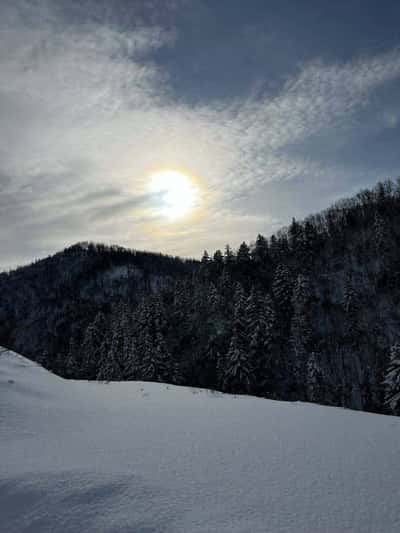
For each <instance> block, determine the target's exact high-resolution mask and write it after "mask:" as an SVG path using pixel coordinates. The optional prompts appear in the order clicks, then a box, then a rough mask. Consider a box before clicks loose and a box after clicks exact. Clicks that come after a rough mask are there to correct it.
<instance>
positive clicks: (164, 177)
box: [150, 170, 199, 220]
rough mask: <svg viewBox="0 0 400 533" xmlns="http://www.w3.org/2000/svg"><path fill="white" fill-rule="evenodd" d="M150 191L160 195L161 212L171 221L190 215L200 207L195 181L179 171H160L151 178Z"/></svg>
mask: <svg viewBox="0 0 400 533" xmlns="http://www.w3.org/2000/svg"><path fill="white" fill-rule="evenodd" d="M150 190H151V192H152V193H156V194H159V195H160V207H159V212H160V213H161V214H162V215H163V216H164V217H166V218H169V219H171V220H175V219H179V218H182V217H184V216H186V215H189V214H190V213H191V212H192V211H193V210H194V209H195V208H196V207H197V205H198V202H199V189H198V187H197V186H196V185H195V183H194V180H193V179H192V178H190V177H189V176H188V175H187V174H184V173H183V172H179V171H177V170H160V171H159V172H155V173H154V174H152V175H151V176H150Z"/></svg>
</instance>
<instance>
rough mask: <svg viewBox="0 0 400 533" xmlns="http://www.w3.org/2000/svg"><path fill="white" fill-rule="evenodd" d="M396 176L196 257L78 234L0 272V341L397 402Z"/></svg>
mask: <svg viewBox="0 0 400 533" xmlns="http://www.w3.org/2000/svg"><path fill="white" fill-rule="evenodd" d="M399 245H400V181H398V182H397V183H394V182H391V181H387V182H383V183H378V184H377V186H376V187H375V188H373V189H372V190H363V191H361V192H360V193H359V194H357V195H356V196H355V197H353V198H351V199H347V200H341V201H339V202H337V203H336V204H335V205H333V206H332V207H330V208H329V209H327V210H326V211H324V212H322V213H320V214H318V215H312V216H310V217H307V218H306V219H305V220H303V221H296V220H294V219H293V221H292V223H291V224H290V225H289V227H287V228H283V229H282V230H281V231H279V232H278V233H277V234H276V235H272V236H271V237H270V238H266V237H264V236H262V235H259V236H258V237H257V238H256V240H255V242H254V243H251V244H250V245H248V244H247V243H242V244H241V245H240V246H239V248H238V249H237V250H234V251H233V250H232V249H231V248H230V247H229V246H227V247H226V249H225V251H223V252H222V251H220V250H217V251H216V252H215V253H214V254H208V253H207V252H205V253H204V254H203V258H202V260H201V261H200V262H197V261H192V260H186V261H185V260H181V259H179V258H172V257H168V256H163V255H161V254H159V255H157V254H150V253H145V252H136V251H130V250H124V249H122V248H119V247H106V246H103V245H98V244H92V243H90V244H88V243H86V244H79V245H76V246H73V247H71V248H68V249H66V250H64V251H63V252H61V253H59V254H56V255H54V256H52V257H49V258H47V259H44V260H42V261H38V262H36V263H34V264H33V265H29V266H26V267H22V268H19V269H16V270H14V271H12V272H9V273H3V274H2V275H1V276H0V295H1V301H0V322H1V326H0V342H2V343H3V345H5V346H7V347H8V348H10V349H14V350H18V351H20V352H21V353H23V354H24V355H26V356H28V357H30V358H32V359H34V360H37V361H40V362H41V363H43V364H44V365H45V366H46V367H47V368H49V369H50V370H52V371H53V372H55V373H58V374H59V375H62V376H64V377H69V378H72V379H99V380H109V381H113V380H114V381H115V380H117V381H118V380H132V379H136V380H147V381H159V382H169V383H172V384H178V385H188V386H196V387H204V388H212V389H217V390H220V391H223V392H229V393H237V394H241V393H245V394H255V395H258V396H263V397H268V398H273V399H280V400H301V401H311V402H317V403H322V404H328V405H336V406H344V407H351V408H354V409H361V410H368V411H377V412H386V413H392V414H399V413H400V345H399V344H398V343H399V340H400V306H399V304H400V246H399Z"/></svg>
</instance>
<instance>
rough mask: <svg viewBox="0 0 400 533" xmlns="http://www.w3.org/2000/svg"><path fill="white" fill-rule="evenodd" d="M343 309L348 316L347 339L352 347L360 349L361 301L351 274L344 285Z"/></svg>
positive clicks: (346, 322)
mask: <svg viewBox="0 0 400 533" xmlns="http://www.w3.org/2000/svg"><path fill="white" fill-rule="evenodd" d="M343 308H344V312H345V315H346V321H345V339H346V341H347V343H348V344H349V345H350V347H351V348H352V349H354V350H357V349H358V348H359V347H360V342H361V336H362V328H361V324H360V320H359V310H360V301H359V296H358V293H357V291H356V290H355V288H354V285H353V279H352V274H351V272H349V273H348V274H347V276H346V279H345V283H344V294H343Z"/></svg>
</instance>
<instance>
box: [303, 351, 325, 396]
mask: <svg viewBox="0 0 400 533" xmlns="http://www.w3.org/2000/svg"><path fill="white" fill-rule="evenodd" d="M321 392H322V370H321V367H320V365H319V362H318V360H317V357H316V353H315V352H311V354H310V357H309V358H308V361H307V399H308V400H309V401H310V402H318V401H319V400H320V399H321Z"/></svg>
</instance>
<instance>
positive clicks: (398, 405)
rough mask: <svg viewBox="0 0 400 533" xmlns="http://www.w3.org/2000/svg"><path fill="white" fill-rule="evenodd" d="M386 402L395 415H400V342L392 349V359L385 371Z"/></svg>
mask: <svg viewBox="0 0 400 533" xmlns="http://www.w3.org/2000/svg"><path fill="white" fill-rule="evenodd" d="M384 387H385V404H386V406H387V408H388V409H389V410H390V412H391V413H392V414H394V415H400V343H396V344H394V345H393V346H392V347H391V349H390V360H389V364H388V367H387V370H386V373H385V380H384Z"/></svg>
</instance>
